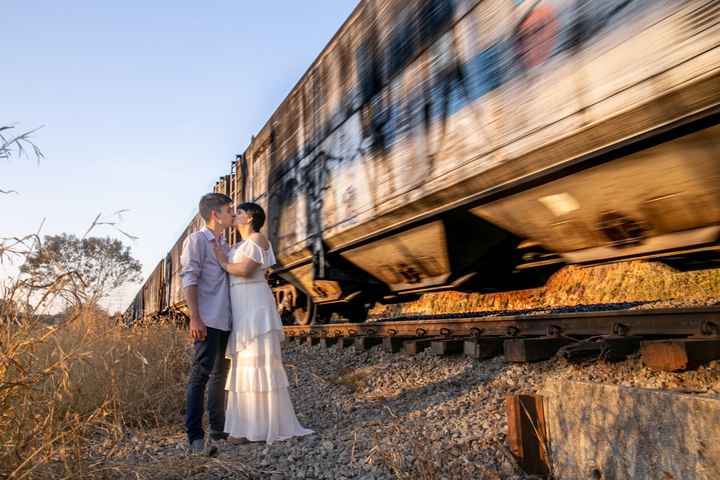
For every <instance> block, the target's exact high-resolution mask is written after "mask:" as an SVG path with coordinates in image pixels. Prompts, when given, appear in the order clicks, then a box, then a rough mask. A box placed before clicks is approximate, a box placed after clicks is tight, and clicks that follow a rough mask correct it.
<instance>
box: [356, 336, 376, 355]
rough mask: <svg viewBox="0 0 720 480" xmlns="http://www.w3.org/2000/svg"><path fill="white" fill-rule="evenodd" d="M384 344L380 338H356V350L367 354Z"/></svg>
mask: <svg viewBox="0 0 720 480" xmlns="http://www.w3.org/2000/svg"><path fill="white" fill-rule="evenodd" d="M381 343H382V338H379V337H355V342H354V344H355V350H356V351H358V352H366V351H368V350H370V349H371V348H372V347H374V346H376V345H380V344H381Z"/></svg>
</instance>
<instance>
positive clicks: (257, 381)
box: [214, 203, 313, 443]
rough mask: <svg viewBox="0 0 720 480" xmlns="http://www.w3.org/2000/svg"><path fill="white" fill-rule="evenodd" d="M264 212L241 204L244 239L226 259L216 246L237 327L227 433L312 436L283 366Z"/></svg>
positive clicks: (269, 438)
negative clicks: (267, 276)
mask: <svg viewBox="0 0 720 480" xmlns="http://www.w3.org/2000/svg"><path fill="white" fill-rule="evenodd" d="M264 223H265V212H264V211H263V209H262V208H261V207H260V206H259V205H257V204H254V203H243V204H241V205H239V206H238V209H237V213H236V216H235V222H234V224H235V226H236V228H237V230H238V233H240V236H241V238H243V239H244V240H243V241H241V242H240V243H239V244H238V245H236V246H235V247H234V248H233V249H232V250H231V251H230V253H229V261H228V258H226V257H225V254H224V252H223V251H222V249H220V248H218V247H217V245H216V246H215V248H214V250H215V256H216V257H217V259H218V261H219V262H220V265H222V266H223V268H224V269H225V270H226V271H227V272H228V273H229V274H230V302H231V305H232V313H233V315H232V316H233V325H232V332H231V333H230V339H229V340H228V346H227V351H226V354H225V355H226V356H227V357H229V358H230V361H231V367H230V373H229V374H228V380H227V384H226V387H225V389H226V390H228V395H227V408H226V411H225V432H227V433H228V434H229V435H230V437H234V438H238V439H242V438H247V439H248V440H250V441H265V442H267V443H272V442H274V441H277V440H285V439H288V438H290V437H295V436H299V435H307V434H310V433H313V432H312V430H307V429H305V428H303V427H302V426H301V425H300V423H299V422H298V420H297V417H296V416H295V411H294V410H293V406H292V403H291V401H290V396H289V395H288V380H287V375H286V374H285V368H284V367H283V364H282V355H281V351H280V340H281V339H282V337H283V332H282V323H281V321H280V316H279V315H278V312H277V307H276V305H275V299H274V297H273V294H272V292H271V291H270V287H269V286H268V283H267V280H266V279H265V272H266V270H267V269H268V268H269V267H270V266H271V265H273V264H275V255H274V253H273V250H272V246H271V245H270V243H269V242H268V240H267V239H266V238H265V236H264V235H263V234H261V233H260V228H262V226H263V224H264Z"/></svg>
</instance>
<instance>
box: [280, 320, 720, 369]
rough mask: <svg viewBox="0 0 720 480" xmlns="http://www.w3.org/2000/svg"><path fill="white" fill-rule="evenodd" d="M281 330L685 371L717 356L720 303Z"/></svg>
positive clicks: (322, 339) (315, 338)
mask: <svg viewBox="0 0 720 480" xmlns="http://www.w3.org/2000/svg"><path fill="white" fill-rule="evenodd" d="M284 329H285V334H286V335H287V336H288V337H289V338H290V339H291V340H294V339H301V340H304V341H306V342H307V343H308V344H310V345H315V344H317V343H320V344H322V345H323V346H325V347H330V346H332V345H335V344H338V345H339V346H341V347H342V348H345V347H349V346H353V347H354V348H355V349H356V350H358V349H359V350H360V351H364V350H367V349H369V348H371V347H373V346H376V345H379V344H381V343H382V346H383V349H384V350H385V351H386V352H389V353H395V352H399V351H401V350H404V351H405V352H406V353H410V354H415V353H419V352H421V351H423V350H425V349H427V348H430V349H431V350H432V351H433V353H435V354H437V355H450V354H456V353H461V352H464V353H465V354H466V355H469V356H471V357H473V358H477V359H488V358H492V357H494V356H496V355H499V354H503V355H504V357H505V360H506V361H508V362H534V361H540V360H546V359H549V358H551V357H552V356H554V355H561V356H563V357H565V358H566V359H568V360H570V361H575V360H582V359H586V358H604V359H605V360H609V361H619V360H622V359H624V358H626V357H627V356H628V355H630V354H633V353H635V352H637V351H638V350H641V353H642V357H643V363H644V364H645V365H646V366H649V367H650V368H656V369H661V370H673V371H675V370H685V369H692V368H696V367H697V366H699V365H701V364H703V363H705V362H708V361H710V360H715V359H718V358H720V307H710V308H673V309H662V310H660V309H657V310H614V311H594V312H568V313H552V314H538V315H527V314H524V315H502V316H474V315H472V314H461V315H452V316H449V317H445V318H443V317H442V316H438V315H429V316H414V317H413V318H412V319H392V320H390V319H386V320H380V321H372V322H365V323H362V324H355V323H336V324H326V325H309V326H286V327H284Z"/></svg>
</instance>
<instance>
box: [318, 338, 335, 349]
mask: <svg viewBox="0 0 720 480" xmlns="http://www.w3.org/2000/svg"><path fill="white" fill-rule="evenodd" d="M337 341H338V339H337V338H332V337H330V338H328V337H323V338H321V339H320V346H321V347H322V348H330V347H332V346H333V345H335V344H336V343H337Z"/></svg>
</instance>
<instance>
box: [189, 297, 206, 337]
mask: <svg viewBox="0 0 720 480" xmlns="http://www.w3.org/2000/svg"><path fill="white" fill-rule="evenodd" d="M183 292H184V294H185V301H186V302H187V305H188V308H189V309H190V336H191V337H192V339H193V340H205V337H206V336H207V327H206V326H205V323H204V322H203V321H202V318H200V308H199V307H198V294H197V285H190V286H187V287H185V288H183Z"/></svg>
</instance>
